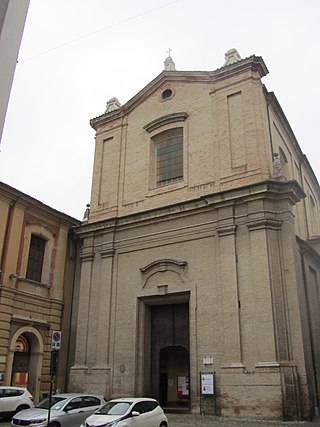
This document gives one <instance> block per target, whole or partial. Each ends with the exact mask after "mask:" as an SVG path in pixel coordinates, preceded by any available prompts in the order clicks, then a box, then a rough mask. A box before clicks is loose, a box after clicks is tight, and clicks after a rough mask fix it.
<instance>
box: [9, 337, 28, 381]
mask: <svg viewBox="0 0 320 427" xmlns="http://www.w3.org/2000/svg"><path fill="white" fill-rule="evenodd" d="M30 350H31V346H30V341H29V339H28V337H27V336H26V335H24V334H21V335H19V337H18V339H17V341H16V344H15V349H14V358H13V365H12V379H11V384H12V385H13V386H19V387H28V373H29V366H30Z"/></svg>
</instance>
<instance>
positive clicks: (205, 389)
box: [201, 373, 214, 395]
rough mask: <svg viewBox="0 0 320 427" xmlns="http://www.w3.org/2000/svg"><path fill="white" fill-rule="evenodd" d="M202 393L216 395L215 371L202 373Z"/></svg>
mask: <svg viewBox="0 0 320 427" xmlns="http://www.w3.org/2000/svg"><path fill="white" fill-rule="evenodd" d="M201 394H204V395H214V373H205V374H204V373H201Z"/></svg>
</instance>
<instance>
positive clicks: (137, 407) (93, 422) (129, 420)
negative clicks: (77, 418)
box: [81, 397, 169, 427]
mask: <svg viewBox="0 0 320 427" xmlns="http://www.w3.org/2000/svg"><path fill="white" fill-rule="evenodd" d="M98 426H99V427H111V426H112V427H113V426H115V427H133V426H136V427H168V426H169V423H168V419H167V417H166V416H165V414H164V412H163V409H162V408H161V407H160V405H159V403H158V402H157V401H156V400H155V399H151V398H147V397H139V398H131V397H129V398H122V399H113V400H109V402H107V403H106V404H105V405H103V406H101V408H100V409H98V410H97V411H96V412H95V413H94V414H93V415H91V416H90V417H89V418H87V419H86V420H85V421H84V423H83V424H81V427H98Z"/></svg>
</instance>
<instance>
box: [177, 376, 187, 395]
mask: <svg viewBox="0 0 320 427" xmlns="http://www.w3.org/2000/svg"><path fill="white" fill-rule="evenodd" d="M188 395H189V378H188V377H178V396H179V398H183V397H186V396H188Z"/></svg>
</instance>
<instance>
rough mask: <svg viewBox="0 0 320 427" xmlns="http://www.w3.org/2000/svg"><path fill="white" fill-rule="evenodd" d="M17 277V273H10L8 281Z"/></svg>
mask: <svg viewBox="0 0 320 427" xmlns="http://www.w3.org/2000/svg"><path fill="white" fill-rule="evenodd" d="M18 277H19V276H18V275H17V273H11V274H10V276H9V279H17V278H18Z"/></svg>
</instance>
